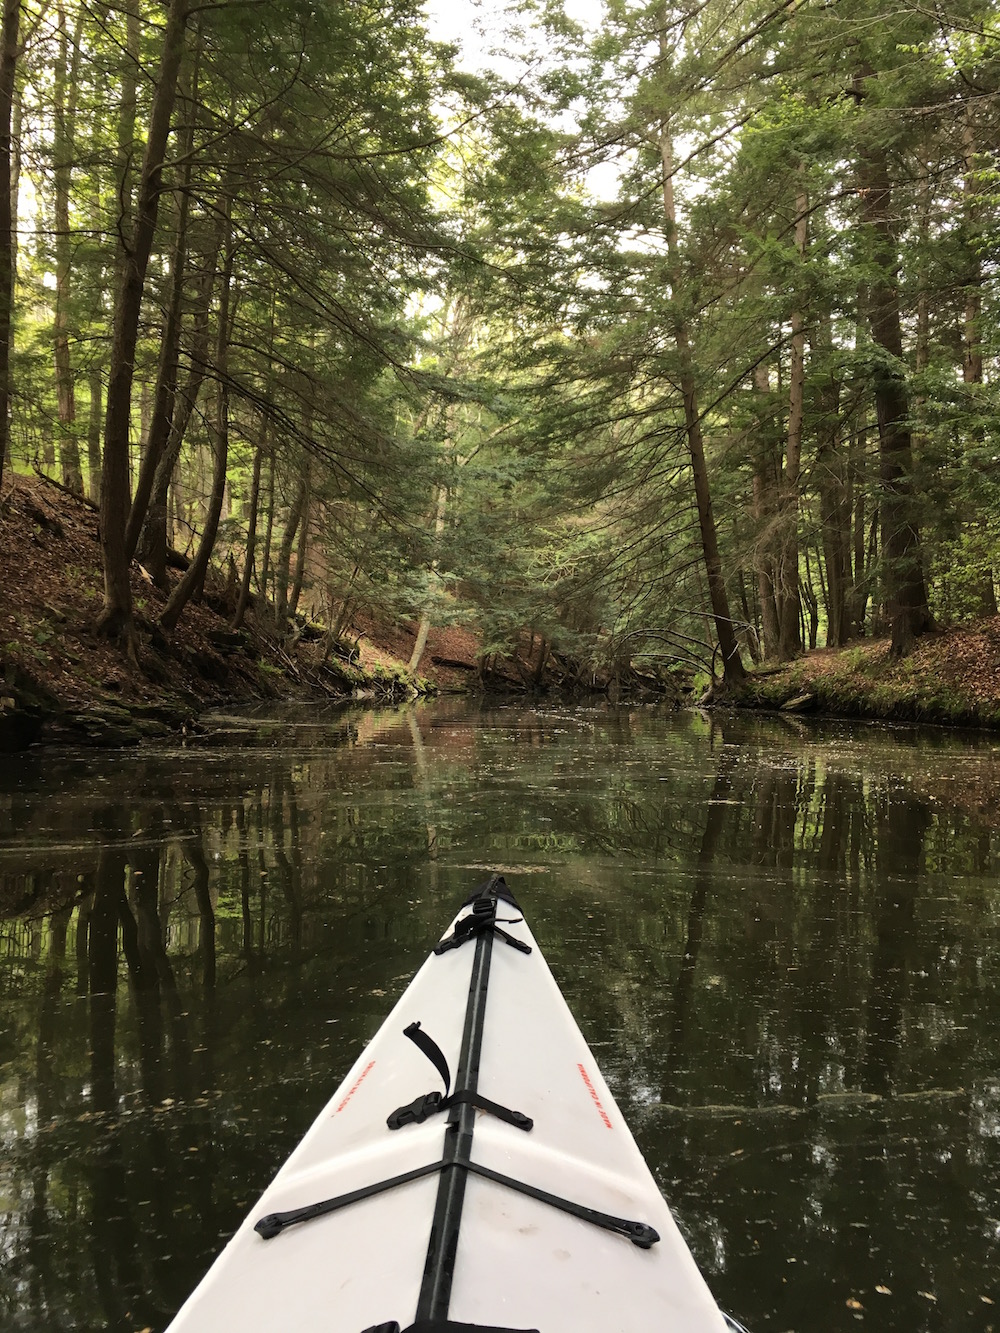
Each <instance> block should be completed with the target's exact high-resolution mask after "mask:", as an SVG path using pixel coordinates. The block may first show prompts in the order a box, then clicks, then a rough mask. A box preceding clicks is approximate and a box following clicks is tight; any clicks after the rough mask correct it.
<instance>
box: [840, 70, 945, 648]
mask: <svg viewBox="0 0 1000 1333" xmlns="http://www.w3.org/2000/svg"><path fill="white" fill-rule="evenodd" d="M867 77H871V76H863V79H862V83H863V82H864V81H865V80H866V78H867ZM858 177H859V184H860V187H861V200H862V220H863V222H864V224H865V227H866V229H867V231H868V234H869V237H870V245H871V254H872V257H873V259H874V261H875V263H874V269H875V273H874V277H873V279H872V282H871V285H870V287H869V292H868V319H869V324H870V327H871V334H872V339H873V340H874V342H875V345H876V346H877V347H878V348H879V350H880V353H881V355H879V356H878V357H877V359H876V361H875V365H874V366H873V374H872V378H873V382H874V388H875V410H876V415H877V418H878V431H879V489H880V495H881V502H880V510H881V520H882V566H883V570H884V579H885V585H884V586H885V599H884V600H885V606H886V612H887V615H888V618H889V622H890V628H891V633H892V642H891V647H890V653H891V655H892V656H893V657H897V658H898V657H903V656H905V655H906V654H907V653H908V652H910V651H911V649H912V648H913V645H914V641H915V640H916V638H917V637H918V635H921V634H924V633H926V631H927V630H929V629H930V628H931V623H932V622H931V615H930V609H929V607H928V604H927V589H926V586H925V583H924V571H923V561H922V552H921V546H920V534H919V532H918V530H917V524H916V519H915V516H914V506H913V445H912V440H911V436H910V425H909V419H910V403H909V394H908V391H907V386H906V380H905V378H904V369H903V332H902V323H901V319H900V311H899V285H898V278H897V265H898V254H897V247H896V238H895V233H894V230H893V228H894V223H895V219H894V216H893V206H892V184H891V181H890V177H889V164H888V159H887V155H886V151H885V149H884V148H883V147H882V146H881V145H880V144H878V143H877V142H870V143H867V144H865V145H864V146H863V148H862V150H861V155H860V159H859V163H858Z"/></svg>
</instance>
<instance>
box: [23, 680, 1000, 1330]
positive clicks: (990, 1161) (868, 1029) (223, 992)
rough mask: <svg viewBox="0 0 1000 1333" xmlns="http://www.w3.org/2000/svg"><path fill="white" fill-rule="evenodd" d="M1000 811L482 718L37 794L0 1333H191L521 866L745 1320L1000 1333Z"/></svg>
mask: <svg viewBox="0 0 1000 1333" xmlns="http://www.w3.org/2000/svg"><path fill="white" fill-rule="evenodd" d="M998 789H1000V753H998V751H997V747H996V746H995V744H994V743H993V742H992V741H982V740H978V741H977V740H974V739H966V740H963V739H962V738H958V737H948V736H946V735H945V734H944V733H932V732H924V733H918V732H915V731H910V730H898V731H893V730H886V729H881V728H874V727H867V728H865V727H848V726H846V725H845V726H840V725H833V724H826V725H817V726H813V727H809V728H805V727H803V726H802V725H800V724H793V723H791V722H787V723H786V722H781V721H777V720H768V719H747V718H740V719H725V718H722V719H720V718H718V717H716V718H714V719H706V718H703V717H701V716H698V715H696V714H685V715H675V714H670V713H662V712H659V711H658V710H656V709H647V708H641V709H633V710H627V709H619V710H606V709H587V710H571V709H560V708H553V709H535V710H528V709H525V708H518V707H507V708H492V709H489V708H486V707H481V706H479V705H476V704H472V703H469V702H467V701H463V702H444V703H441V704H437V705H434V706H428V707H418V708H416V709H412V710H401V711H394V712H383V713H351V714H348V713H344V712H336V711H330V712H329V713H328V714H323V713H322V712H318V711H317V710H315V709H312V710H303V711H299V712H294V711H293V712H288V713H286V714H284V715H282V716H271V717H270V718H266V719H256V720H254V719H251V718H245V719H242V720H239V719H237V720H234V719H223V718H219V719H216V725H215V729H214V731H213V733H212V734H211V735H209V736H207V737H205V738H203V739H201V740H199V741H198V742H197V743H196V744H193V745H190V746H188V747H186V748H180V747H177V748H171V749H161V750H155V751H154V750H151V751H149V752H139V753H128V754H123V755H77V754H74V755H63V756H57V755H54V754H52V753H47V754H44V755H38V756H29V757H13V758H11V757H5V758H4V760H3V763H2V767H0V998H2V1006H3V1007H2V1010H0V1012H2V1014H3V1019H2V1020H0V1133H2V1138H3V1154H2V1158H0V1244H2V1264H0V1326H2V1327H3V1328H4V1329H16V1330H29V1329H30V1330H53V1329H57V1328H58V1329H60V1330H63V1329H65V1330H84V1329H86V1330H89V1329H95V1330H96V1329H114V1330H160V1329H162V1328H163V1327H164V1326H165V1324H166V1323H167V1322H168V1320H169V1318H170V1316H171V1314H172V1313H173V1312H174V1311H175V1310H176V1308H177V1307H178V1305H179V1304H180V1302H181V1301H182V1300H183V1298H184V1296H185V1295H186V1294H187V1292H188V1291H189V1289H190V1288H191V1286H192V1285H193V1284H194V1283H195V1282H196V1280H197V1279H198V1278H199V1277H200V1276H201V1274H202V1273H203V1271H204V1270H205V1268H206V1267H207V1265H208V1264H209V1263H210V1261H211V1259H212V1258H213V1256H214V1255H215V1254H216V1253H217V1251H218V1249H219V1248H220V1247H221V1245H222V1244H223V1243H224V1241H225V1239H226V1238H227V1236H228V1235H229V1234H230V1233H231V1232H232V1230H233V1229H234V1228H235V1226H236V1224H237V1223H238V1221H239V1220H240V1218H241V1217H242V1216H243V1214H244V1212H245V1211H246V1210H247V1209H248V1208H249V1207H250V1206H251V1205H252V1203H253V1202H254V1200H255V1198H256V1196H257V1194H258V1193H259V1192H260V1190H261V1189H262V1188H263V1185H264V1184H265V1183H266V1182H267V1180H268V1179H269V1178H270V1176H271V1175H272V1173H273V1172H274V1170H275V1169H276V1168H277V1166H278V1165H279V1163H280V1162H281V1161H282V1159H283V1158H284V1157H285V1156H286V1155H287V1153H288V1152H289V1151H290V1149H291V1148H292V1146H293V1145H294V1144H295V1142H296V1141H297V1139H298V1138H299V1136H300V1135H301V1133H302V1131H303V1130H304V1129H305V1127H306V1126H307V1125H308V1124H309V1122H310V1121H311V1119H312V1118H313V1116H314V1115H315V1114H316V1112H317V1111H318V1110H319V1108H320V1106H321V1105H322V1104H323V1103H324V1102H325V1100H326V1099H327V1098H328V1096H329V1095H330V1094H331V1092H332V1090H333V1088H334V1087H335V1085H336V1084H337V1083H338V1082H339V1080H340V1078H341V1076H342V1075H343V1074H344V1072H345V1071H346V1070H347V1068H348V1066H349V1065H350V1064H351V1063H352V1062H353V1059H354V1058H355V1055H356V1054H357V1052H358V1049H359V1047H360V1045H361V1043H363V1042H364V1041H365V1039H366V1038H368V1037H369V1036H370V1035H371V1034H372V1033H373V1031H374V1030H375V1028H376V1027H377V1026H378V1024H379V1023H380V1021H381V1020H382V1018H383V1017H384V1015H385V1014H386V1013H387V1012H388V1010H389V1008H390V1006H391V1005H392V1003H393V1002H394V1000H395V999H396V997H397V996H398V995H399V993H400V991H401V990H402V988H403V987H404V985H405V984H406V982H407V980H408V979H409V977H410V976H411V974H412V973H413V971H414V970H415V969H416V967H417V965H418V964H419V963H420V961H421V960H422V958H423V957H424V955H425V953H426V952H427V950H428V947H429V945H430V944H431V943H432V942H433V941H434V940H435V939H436V937H437V936H438V934H439V933H440V931H441V929H442V928H443V926H444V924H445V923H446V920H447V918H448V917H449V915H450V913H451V911H452V909H453V908H454V906H455V905H456V903H457V901H458V899H459V895H461V894H464V893H465V892H466V891H467V890H468V889H470V888H471V887H474V885H475V884H476V883H478V882H479V880H480V879H481V877H482V872H483V871H484V870H486V869H491V868H500V869H503V870H504V871H505V872H506V874H507V877H508V880H509V881H510V883H511V884H512V886H513V887H514V889H515V891H516V892H517V893H518V895H519V896H520V898H521V901H522V903H523V905H524V906H525V909H526V911H527V913H528V915H529V919H530V921H531V923H532V925H533V928H534V930H535V933H536V935H537V936H538V938H539V941H540V943H541V945H542V947H543V949H544V950H545V952H546V955H547V957H548V959H549V962H550V964H551V965H552V968H553V970H554V972H555V973H556V976H557V979H558V980H559V982H560V984H561V985H562V987H563V990H564V992H565V994H566V996H567V999H568V1000H569V1003H570V1005H571V1007H572V1008H573V1010H574V1011H575V1013H576V1015H577V1017H578V1019H579V1021H580V1024H581V1027H582V1028H583V1030H584V1033H585V1035H586V1036H587V1038H588V1039H589V1041H590V1042H591V1044H592V1046H593V1048H594V1050H595V1053H596V1054H597V1057H598V1059H599V1061H600V1063H601V1065H602V1067H603V1069H604V1071H605V1074H606V1075H607V1077H608V1080H609V1082H610V1083H611V1086H612V1089H613V1091H614V1092H615V1094H616V1096H617V1097H618V1099H619V1101H620V1103H621V1105H622V1108H623V1110H624V1111H625V1114H626V1116H627V1117H628V1118H629V1120H630V1122H631V1124H632V1125H633V1128H634V1130H635V1132H636V1135H637V1137H638V1139H639V1143H640V1146H641V1147H642V1149H643V1150H644V1152H645V1153H646V1156H647V1158H648V1160H649V1162H650V1164H651V1166H652V1167H653V1170H654V1172H655V1174H656V1176H657V1178H658V1180H659V1182H660V1185H661V1187H662V1188H663V1190H664V1192H665V1193H666V1195H667V1197H668V1199H669V1200H670V1201H671V1203H672V1205H673V1207H674V1210H675V1213H676V1215H677V1217H678V1221H679V1222H680V1225H681V1227H682V1229H683V1230H684V1232H685V1234H686V1235H687V1237H688V1239H689V1241H690V1244H691V1246H692V1248H693V1250H694V1252H695V1255H696V1257H697V1259H698V1261H699V1263H700V1264H701V1267H702V1269H703V1271H704V1272H705V1274H706V1276H707V1277H708V1280H709V1282H710V1284H711V1286H712V1288H713V1290H714V1291H715V1293H716V1295H717V1297H718V1298H719V1300H720V1302H721V1303H722V1304H723V1306H724V1307H725V1308H728V1309H730V1310H732V1311H733V1312H734V1313H736V1314H738V1315H739V1317H740V1318H741V1319H742V1320H743V1321H744V1322H745V1323H746V1324H747V1325H748V1326H749V1327H750V1328H751V1329H752V1330H753V1333H765V1331H769V1333H786V1331H787V1330H794V1333H836V1331H837V1330H844V1329H856V1328H857V1325H858V1323H867V1324H868V1326H869V1327H872V1328H877V1329H879V1330H899V1331H900V1333H903V1330H905V1331H906V1333H913V1331H917V1333H932V1331H935V1333H936V1331H937V1330H961V1331H962V1333H966V1331H968V1330H971V1331H972V1333H987V1331H988V1330H992V1329H994V1328H1000V1276H998V1274H1000V1246H998V1238H1000V950H998V945H1000V885H998V882H997V869H998V856H1000V841H998V833H997V831H996V830H997V829H998V828H1000V816H998V815H997V813H996V811H997V804H998V803H997V797H996V793H997V791H998ZM994 1302H995V1304H994ZM547 1333H568V1331H566V1330H548V1331H547ZM608 1333H614V1330H609V1331H608ZM651 1333H659V1331H657V1330H652V1331H651ZM664 1333H665V1331H664Z"/></svg>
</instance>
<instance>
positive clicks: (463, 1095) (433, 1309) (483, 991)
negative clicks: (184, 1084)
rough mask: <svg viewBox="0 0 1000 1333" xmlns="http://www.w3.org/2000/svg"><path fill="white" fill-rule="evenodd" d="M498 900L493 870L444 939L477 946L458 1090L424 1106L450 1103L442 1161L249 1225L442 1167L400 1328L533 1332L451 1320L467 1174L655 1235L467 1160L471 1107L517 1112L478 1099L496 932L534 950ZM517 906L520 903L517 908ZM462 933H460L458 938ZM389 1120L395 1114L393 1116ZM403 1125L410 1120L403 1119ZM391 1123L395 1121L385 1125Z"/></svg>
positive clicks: (290, 1216) (274, 1231) (503, 895)
mask: <svg viewBox="0 0 1000 1333" xmlns="http://www.w3.org/2000/svg"><path fill="white" fill-rule="evenodd" d="M498 901H503V902H507V903H510V904H511V905H513V906H514V907H515V908H517V903H516V902H514V899H513V897H512V895H511V893H510V890H509V889H508V888H507V886H506V884H505V883H504V880H503V877H502V876H500V875H494V876H493V877H492V878H491V879H490V880H489V881H488V882H487V883H486V884H484V885H483V886H482V887H481V888H480V889H479V890H478V891H477V893H476V894H475V895H474V896H473V897H472V898H471V899H470V900H469V901H468V902H467V903H466V904H465V905H466V906H471V907H472V912H471V913H470V914H469V916H467V917H463V918H461V920H460V921H459V922H458V924H457V925H456V928H455V932H454V934H453V935H452V936H451V940H452V941H455V942H454V943H451V944H449V943H448V942H447V941H445V942H444V944H445V947H448V948H457V947H458V946H459V945H460V944H462V943H464V941H465V940H466V939H475V942H476V950H475V955H474V957H473V960H472V974H471V978H470V981H469V992H468V999H467V1001H466V1008H465V1024H464V1027H463V1031H462V1046H461V1051H460V1053H459V1058H458V1069H457V1071H456V1083H458V1085H459V1088H460V1091H459V1092H456V1093H452V1094H451V1096H450V1097H446V1098H444V1099H442V1098H441V1095H440V1093H430V1094H428V1097H429V1098H431V1099H437V1100H438V1101H447V1103H448V1105H447V1108H445V1106H443V1105H435V1107H434V1108H433V1109H432V1110H431V1111H429V1112H428V1114H433V1110H434V1109H439V1110H444V1109H447V1111H448V1126H447V1129H446V1131H445V1136H444V1155H443V1157H442V1158H441V1160H440V1161H438V1162H430V1163H428V1164H427V1165H426V1166H422V1167H417V1168H416V1169H415V1170H413V1171H406V1172H404V1173H403V1174H402V1175H399V1176H393V1177H391V1178H390V1179H388V1180H383V1181H379V1182H377V1183H376V1184H373V1185H367V1186H364V1187H363V1188H361V1189H356V1190H352V1191H351V1192H350V1193H348V1194H341V1195H338V1196H337V1197H336V1198H333V1199H326V1200H324V1201H323V1202H321V1203H314V1204H309V1205H307V1206H306V1207H304V1208H295V1209H292V1210H290V1211H288V1212H283V1213H269V1214H268V1215H267V1216H266V1217H262V1218H261V1219H260V1220H259V1221H258V1222H257V1223H256V1224H255V1226H254V1230H255V1231H256V1232H257V1233H258V1235H260V1236H261V1237H263V1239H264V1240H270V1239H271V1238H272V1237H273V1236H277V1235H279V1234H280V1232H282V1231H284V1230H285V1228H286V1227H289V1226H294V1225H295V1224H296V1223H298V1222H308V1221H310V1220H311V1219H313V1218H315V1217H321V1216H323V1215H324V1214H325V1213H332V1212H335V1211H336V1210H338V1209H340V1208H344V1207H346V1206H347V1205H348V1204H352V1203H357V1202H359V1201H360V1200H362V1199H367V1198H371V1197H372V1196H373V1195H375V1194H381V1193H383V1192H384V1191H386V1190H390V1189H394V1188H396V1186H398V1185H405V1184H407V1183H409V1182H410V1181H412V1180H419V1179H420V1178H421V1177H424V1176H428V1175H431V1174H433V1173H435V1172H437V1173H439V1174H440V1183H439V1185H438V1194H437V1201H436V1203H435V1207H434V1217H433V1220H432V1223H431V1232H430V1240H429V1242H428V1246H427V1258H426V1260H425V1264H424V1276H423V1282H422V1284H421V1288H420V1295H419V1298H418V1301H417V1310H416V1320H415V1322H414V1323H413V1324H411V1325H410V1326H409V1328H408V1329H406V1330H405V1331H404V1333H466V1331H467V1330H468V1333H537V1330H517V1329H500V1328H495V1327H492V1326H489V1325H477V1324H461V1323H455V1322H454V1321H452V1320H449V1318H448V1307H449V1304H450V1301H451V1286H452V1279H453V1277H454V1270H455V1258H456V1254H457V1251H458V1234H459V1228H460V1225H461V1218H462V1207H463V1204H464V1200H465V1184H466V1180H467V1178H468V1176H469V1174H470V1173H471V1174H472V1175H477V1176H481V1177H482V1178H483V1179H484V1180H491V1181H493V1182H494V1183H496V1184H498V1185H504V1186H506V1187H507V1188H508V1189H512V1190H516V1191H517V1192H518V1193H520V1194H525V1195H527V1196H528V1197H529V1198H532V1199H537V1200H539V1201H540V1202H541V1203H546V1204H549V1205H550V1206H551V1207H553V1208H558V1209H560V1210H561V1211H562V1212H565V1213H569V1214H571V1215H572V1216H574V1217H578V1218H580V1219H582V1220H583V1221H585V1222H590V1223H592V1224H593V1225H594V1226H598V1227H601V1228H603V1229H604V1230H606V1231H612V1232H615V1233H616V1234H617V1235H620V1236H625V1237H626V1238H627V1239H628V1240H630V1241H631V1242H632V1244H633V1245H636V1246H638V1247H639V1248H640V1249H644V1250H648V1249H649V1248H650V1247H651V1246H652V1245H655V1244H656V1242H657V1241H658V1240H659V1239H660V1237H659V1234H658V1233H657V1232H656V1231H655V1230H654V1228H653V1227H651V1226H649V1225H648V1224H647V1223H645V1222H634V1221H631V1220H629V1219H628V1218H622V1217H614V1216H612V1215H611V1214H610V1213H602V1212H600V1211H599V1210H598V1209H596V1208H588V1207H587V1206H586V1205H584V1204H579V1203H575V1202H573V1201H572V1200H570V1199H563V1198H560V1197H559V1196H558V1195H555V1194H549V1193H548V1192H547V1191H546V1190H542V1189H538V1188H536V1187H535V1186H534V1185H529V1184H527V1183H526V1182H525V1181H521V1180H515V1179H514V1178H513V1177H511V1176H505V1175H502V1174H501V1173H500V1172H498V1171H492V1170H491V1169H490V1168H489V1167H486V1166H481V1165H479V1164H478V1163H477V1162H474V1161H473V1160H472V1137H473V1132H474V1129H475V1121H476V1117H475V1109H476V1106H477V1105H479V1106H482V1107H484V1108H485V1109H487V1110H491V1111H492V1112H493V1114H497V1113H498V1111H499V1112H504V1113H505V1114H506V1115H508V1116H509V1115H515V1116H517V1115H520V1113H519V1112H509V1111H507V1110H506V1108H505V1107H498V1106H497V1103H495V1102H494V1103H489V1102H487V1100H486V1099H485V1098H480V1097H479V1093H478V1084H479V1061H480V1055H481V1051H482V1040H483V1024H484V1019H485V1013H486V996H487V991H488V988H489V975H490V960H491V957H492V951H493V939H494V936H496V935H499V936H500V938H501V939H505V940H506V941H507V942H508V943H510V944H513V945H514V946H515V947H516V948H518V949H519V950H521V951H522V952H524V953H530V952H531V948H530V946H529V945H526V944H524V943H523V942H522V941H521V940H515V939H513V938H512V937H510V936H508V935H507V934H506V932H505V931H502V930H500V928H499V927H498V926H497V924H496V911H497V905H498ZM517 910H520V909H519V908H517ZM468 921H473V922H475V924H474V925H473V926H471V927H469V928H468V929H466V930H464V931H460V928H461V927H462V926H463V923H464V922H468ZM459 936H461V937H460V938H457V939H456V937H459ZM442 951H443V950H442V947H441V946H438V948H437V949H436V950H435V953H441V952H442ZM406 1035H407V1036H408V1037H409V1038H410V1040H411V1041H413V1042H414V1043H415V1044H416V1045H417V1046H418V1047H419V1048H420V1049H421V1050H422V1051H423V1053H424V1054H425V1055H426V1056H427V1058H428V1059H429V1060H430V1061H431V1062H432V1064H434V1066H435V1068H436V1069H437V1070H438V1072H439V1073H440V1074H441V1077H442V1078H443V1079H444V1083H445V1092H446V1093H447V1091H448V1089H449V1088H450V1086H451V1071H450V1070H449V1068H448V1062H447V1060H446V1059H445V1056H444V1053H443V1052H442V1051H441V1048H440V1047H439V1046H438V1045H437V1043H436V1042H435V1041H434V1040H433V1038H431V1037H429V1036H428V1035H427V1034H426V1033H425V1032H423V1030H422V1029H421V1027H420V1025H419V1023H416V1024H412V1025H411V1028H408V1029H407V1030H406ZM427 1100H428V1099H427V1098H418V1103H419V1105H418V1103H414V1105H413V1106H411V1107H402V1108H400V1111H399V1112H396V1113H394V1114H396V1115H401V1114H405V1113H407V1112H413V1111H414V1106H416V1107H417V1110H416V1112H414V1114H415V1115H418V1114H420V1112H421V1111H422V1109H423V1104H424V1103H425V1102H426V1101H427ZM391 1119H392V1117H390V1120H391ZM523 1119H524V1120H528V1117H527V1116H525V1117H523ZM402 1123H409V1122H408V1121H403V1122H402ZM511 1123H514V1122H511ZM390 1127H392V1126H391V1125H390ZM519 1127H520V1128H530V1127H531V1126H530V1121H529V1123H528V1125H527V1126H524V1125H522V1126H519ZM398 1331H399V1325H398V1323H387V1324H378V1325H374V1326H373V1327H372V1328H371V1329H367V1330H365V1333H398Z"/></svg>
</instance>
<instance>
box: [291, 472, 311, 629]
mask: <svg viewBox="0 0 1000 1333" xmlns="http://www.w3.org/2000/svg"><path fill="white" fill-rule="evenodd" d="M309 473H310V468H309V462H308V460H307V462H306V471H305V486H306V493H305V498H304V500H303V501H302V520H301V522H300V523H299V545H298V550H297V551H296V553H295V577H294V578H293V579H292V589H291V592H290V594H289V597H288V618H289V619H290V620H294V619H295V616H296V615H297V614H298V610H299V598H300V597H301V596H302V581H303V579H304V578H305V572H306V554H307V552H308V550H309V507H310V502H311V500H312V494H311V491H310V487H309V480H310V478H309Z"/></svg>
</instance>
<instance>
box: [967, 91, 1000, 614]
mask: <svg viewBox="0 0 1000 1333" xmlns="http://www.w3.org/2000/svg"><path fill="white" fill-rule="evenodd" d="M962 135H963V148H964V151H965V158H964V162H963V173H964V174H963V180H962V198H963V212H964V218H963V222H964V227H963V231H964V235H963V246H962V249H963V256H964V260H965V275H964V277H965V303H964V305H965V308H964V310H963V312H962V380H963V382H964V383H965V384H982V382H983V336H982V322H983V263H982V257H981V253H980V246H981V244H982V224H981V221H980V216H979V214H980V209H979V191H980V184H979V177H978V174H977V170H976V158H977V152H976V140H975V131H974V126H973V123H972V111H971V109H970V108H969V107H968V105H967V106H966V111H965V122H964V124H963V126H962ZM970 434H971V438H972V440H973V442H974V443H976V444H979V445H981V444H982V442H983V430H982V427H981V426H980V425H979V422H978V421H977V422H976V424H975V425H974V426H973V429H972V431H971V432H970ZM975 526H976V529H977V530H976V532H975V534H974V544H975V545H977V546H979V547H980V549H982V550H984V551H988V550H989V547H990V539H989V532H988V525H987V522H986V519H985V517H984V516H982V515H980V516H979V517H978V519H977V520H976V524H975ZM979 614H980V615H983V616H995V615H996V614H997V598H996V588H995V585H994V580H993V568H992V564H991V563H990V561H989V560H987V561H986V562H985V567H984V568H983V570H982V575H981V579H980V586H979Z"/></svg>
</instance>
